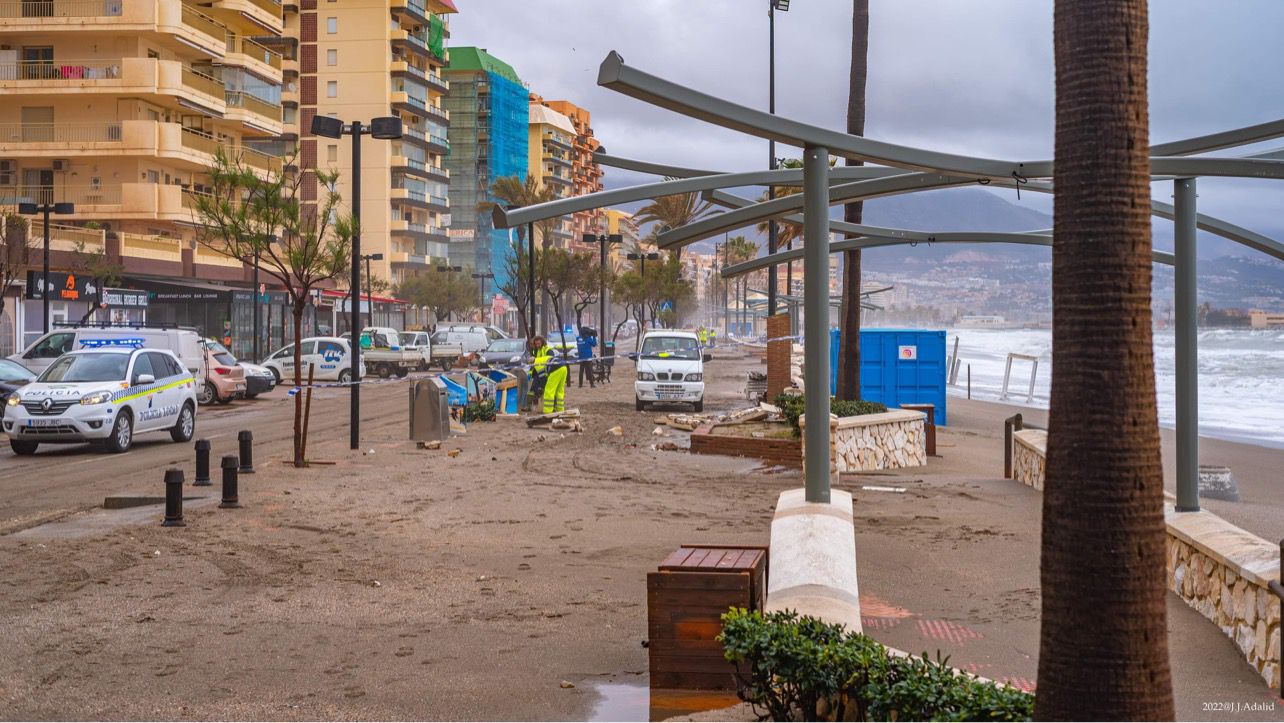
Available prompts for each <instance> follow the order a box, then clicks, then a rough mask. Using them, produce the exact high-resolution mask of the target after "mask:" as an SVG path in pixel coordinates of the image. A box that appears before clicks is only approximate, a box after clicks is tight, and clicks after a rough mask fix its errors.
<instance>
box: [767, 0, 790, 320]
mask: <svg viewBox="0 0 1284 723" xmlns="http://www.w3.org/2000/svg"><path fill="white" fill-rule="evenodd" d="M768 2H769V3H770V4H769V5H768V6H767V37H768V40H767V45H768V52H767V55H768V61H767V66H768V70H767V76H768V80H767V87H768V90H767V112H769V113H771V114H772V115H775V114H776V11H777V10H780V11H781V12H788V11H789V0H768ZM767 167H768V168H770V169H771V170H773V171H774V170H776V139H774V138H772V139H770V140H768V141H767ZM775 197H776V187H775V186H772V185H770V184H768V186H767V198H768V199H769V200H770V199H773V198H775ZM777 239H778V231H777V229H776V219H775V218H774V217H773V218H772V219H770V220H769V221H767V253H768V254H774V253H776V246H777ZM785 293H789V290H788V289H786V290H785ZM767 313H768V314H771V315H774V314H775V313H776V267H775V266H774V265H773V266H771V268H770V269H769V271H768V277H767Z"/></svg>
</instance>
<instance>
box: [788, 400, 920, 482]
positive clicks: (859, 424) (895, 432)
mask: <svg viewBox="0 0 1284 723" xmlns="http://www.w3.org/2000/svg"><path fill="white" fill-rule="evenodd" d="M926 419H927V415H926V414H924V413H923V412H913V411H909V410H905V409H894V410H892V411H889V412H885V413H883V414H862V415H860V416H858V417H841V418H839V417H831V418H830V424H829V427H830V430H829V455H830V468H831V471H832V472H836V473H839V474H842V473H852V472H872V471H874V470H880V469H901V468H904V467H922V466H924V465H926V464H927V436H926V431H925V430H924V422H925V421H926ZM799 424H800V425H802V426H804V428H805V424H806V415H804V416H803V418H802V419H800V420H799ZM803 436H804V437H805V436H806V435H803ZM804 456H806V450H805V449H804Z"/></svg>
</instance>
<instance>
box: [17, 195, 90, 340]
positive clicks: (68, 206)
mask: <svg viewBox="0 0 1284 723" xmlns="http://www.w3.org/2000/svg"><path fill="white" fill-rule="evenodd" d="M75 212H76V205H75V204H74V203H49V202H48V201H46V202H43V203H19V204H18V213H21V214H24V215H28V216H34V215H36V214H41V215H43V216H44V222H45V225H44V233H45V260H44V269H43V271H41V277H40V283H41V286H43V287H44V288H42V289H41V290H40V299H41V301H42V303H43V304H44V312H45V316H44V319H45V333H46V334H48V333H49V214H51V213H56V214H59V215H63V214H72V213H75Z"/></svg>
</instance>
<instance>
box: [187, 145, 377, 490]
mask: <svg viewBox="0 0 1284 723" xmlns="http://www.w3.org/2000/svg"><path fill="white" fill-rule="evenodd" d="M294 160H295V159H288V160H286V162H284V163H282V168H283V169H289V168H293V167H294V165H295V164H294ZM313 173H315V174H316V183H317V186H318V190H319V191H320V198H319V199H318V200H317V201H316V202H310V201H309V202H304V201H303V199H302V192H301V191H302V189H303V184H304V183H305V182H307V180H308V177H307V176H306V175H304V174H301V173H297V172H292V171H288V170H281V171H269V172H267V173H266V174H264V173H262V172H260V171H257V170H255V169H254V168H252V167H250V166H248V165H246V164H244V163H243V162H242V159H241V158H240V157H232V156H228V155H226V154H225V153H224V152H223V150H222V149H219V151H218V153H217V154H216V155H215V159H214V167H213V168H211V169H210V192H209V193H208V194H200V195H196V196H195V209H194V215H195V217H196V223H197V225H198V227H199V235H198V240H199V242H200V243H201V244H202V245H203V246H205V247H206V248H209V249H210V250H212V251H214V252H215V253H219V254H222V255H224V256H227V257H229V258H234V259H240V260H241V261H245V262H249V263H253V262H255V261H256V260H257V262H258V264H259V269H260V271H262V272H263V273H266V274H268V275H269V276H271V277H273V278H275V279H276V280H277V281H280V282H281V285H282V286H284V287H285V290H286V293H287V294H288V295H289V302H290V310H291V313H292V315H293V318H294V385H295V386H296V387H297V386H301V385H302V384H303V378H302V374H303V368H302V367H303V360H302V347H303V315H304V312H305V311H306V310H307V306H308V304H309V303H311V299H312V295H313V291H314V290H318V289H319V288H320V286H321V285H322V284H324V283H326V282H328V281H330V280H331V279H334V278H336V277H339V276H340V275H342V274H343V273H345V272H347V271H348V267H349V264H350V263H351V260H352V236H353V233H354V232H355V231H356V223H355V221H354V219H353V218H352V217H351V216H341V215H340V214H339V204H340V201H341V199H340V197H339V193H338V191H336V190H335V183H336V182H337V181H338V173H327V172H324V171H320V170H318V171H315V172H313ZM353 342H354V343H355V342H356V337H355V336H354V337H353ZM352 381H354V382H355V381H356V380H355V379H354V380H352ZM306 446H307V440H306V439H304V437H303V395H301V394H296V395H295V397H294V466H295V467H303V466H305V465H306V461H305V460H304V451H305V449H306Z"/></svg>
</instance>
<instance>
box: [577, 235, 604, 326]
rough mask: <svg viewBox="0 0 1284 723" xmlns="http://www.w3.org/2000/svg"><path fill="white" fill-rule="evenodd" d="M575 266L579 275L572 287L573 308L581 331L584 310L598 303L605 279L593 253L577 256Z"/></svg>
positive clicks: (583, 253)
mask: <svg viewBox="0 0 1284 723" xmlns="http://www.w3.org/2000/svg"><path fill="white" fill-rule="evenodd" d="M573 264H574V265H575V269H576V271H577V273H576V274H575V276H574V285H573V286H572V287H571V307H572V308H573V309H575V328H576V329H579V328H581V327H583V326H584V310H585V309H587V308H589V307H590V306H592V305H593V304H596V303H597V301H598V295H599V294H600V293H602V285H603V283H604V281H605V279H604V277H603V271H602V267H601V266H600V265H599V264H598V263H597V259H595V258H594V257H593V254H591V253H587V252H580V253H577V254H575V255H574V258H573ZM608 273H609V272H608ZM601 331H602V332H603V333H604V332H605V330H604V329H603V330H601Z"/></svg>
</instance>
